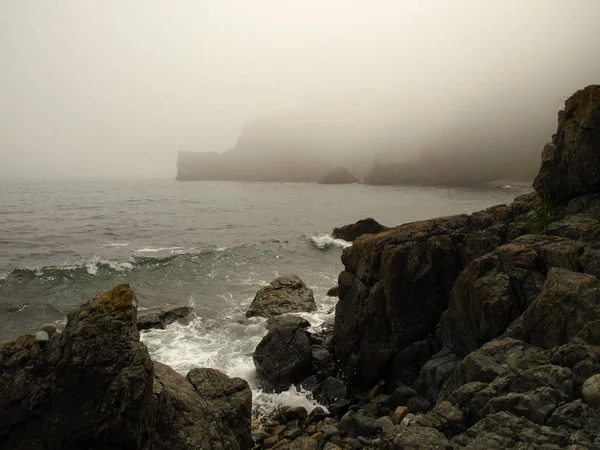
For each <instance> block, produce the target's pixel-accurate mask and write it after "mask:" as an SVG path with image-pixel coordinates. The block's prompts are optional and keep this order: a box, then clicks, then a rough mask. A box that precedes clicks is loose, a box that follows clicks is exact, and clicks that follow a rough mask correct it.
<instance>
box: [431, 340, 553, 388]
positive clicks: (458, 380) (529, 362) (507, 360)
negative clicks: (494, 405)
mask: <svg viewBox="0 0 600 450" xmlns="http://www.w3.org/2000/svg"><path fill="white" fill-rule="evenodd" d="M544 364H550V360H549V358H548V357H547V356H546V355H545V353H544V351H543V350H542V349H540V348H538V347H534V346H532V345H530V344H528V343H526V342H522V341H519V340H517V339H511V338H498V339H495V340H493V341H490V342H488V343H487V344H485V345H483V346H482V347H481V348H480V349H478V350H476V351H474V352H472V353H470V354H469V355H467V357H466V358H465V359H463V360H462V361H461V363H460V365H459V366H458V367H457V369H456V370H455V371H454V373H453V374H452V376H451V377H450V378H449V379H448V381H447V382H446V384H445V385H444V387H443V389H442V391H441V392H440V395H439V397H438V400H445V399H446V398H447V397H448V396H449V395H450V394H451V393H452V392H453V391H454V390H455V389H457V388H459V387H460V386H462V385H464V384H467V383H471V382H474V381H480V382H484V383H490V382H492V381H494V380H495V379H496V378H497V377H499V376H503V375H507V374H510V373H514V372H517V371H519V370H527V369H530V368H535V367H538V366H541V365H544Z"/></svg>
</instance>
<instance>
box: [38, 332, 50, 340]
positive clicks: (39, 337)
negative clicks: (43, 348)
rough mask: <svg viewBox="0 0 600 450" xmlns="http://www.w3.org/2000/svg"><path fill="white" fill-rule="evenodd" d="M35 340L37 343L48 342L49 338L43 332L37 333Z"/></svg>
mask: <svg viewBox="0 0 600 450" xmlns="http://www.w3.org/2000/svg"><path fill="white" fill-rule="evenodd" d="M35 340H36V341H38V342H47V341H49V340H50V336H48V333H46V332H45V331H38V332H37V333H36V335H35Z"/></svg>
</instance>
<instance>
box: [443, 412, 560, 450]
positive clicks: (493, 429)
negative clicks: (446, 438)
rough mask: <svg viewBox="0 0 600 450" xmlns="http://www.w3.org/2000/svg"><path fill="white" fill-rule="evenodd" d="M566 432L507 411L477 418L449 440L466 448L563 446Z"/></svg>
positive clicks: (475, 449)
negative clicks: (461, 432) (464, 430)
mask: <svg viewBox="0 0 600 450" xmlns="http://www.w3.org/2000/svg"><path fill="white" fill-rule="evenodd" d="M568 438H569V436H568V433H567V432H564V431H559V430H557V429H553V428H550V427H545V426H539V425H536V424H534V423H533V422H531V421H529V420H527V419H526V418H524V417H517V416H515V415H513V414H511V413H508V412H500V413H496V414H491V415H489V416H487V417H486V418H485V419H483V420H480V421H479V422H477V423H476V424H475V425H474V426H472V427H471V428H469V429H468V430H467V431H466V432H465V433H463V434H462V435H460V436H458V437H457V438H455V439H454V440H453V442H454V443H455V444H457V445H458V446H466V445H468V448H469V449H474V450H484V449H505V448H523V449H525V448H528V449H537V450H542V449H554V448H564V447H565V446H566V444H567V442H568Z"/></svg>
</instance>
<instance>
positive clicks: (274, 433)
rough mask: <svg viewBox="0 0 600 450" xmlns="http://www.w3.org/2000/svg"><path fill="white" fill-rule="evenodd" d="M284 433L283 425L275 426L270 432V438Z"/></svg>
mask: <svg viewBox="0 0 600 450" xmlns="http://www.w3.org/2000/svg"><path fill="white" fill-rule="evenodd" d="M284 431H285V425H277V426H275V428H273V429H272V430H271V436H277V435H279V434H281V433H283V432H284Z"/></svg>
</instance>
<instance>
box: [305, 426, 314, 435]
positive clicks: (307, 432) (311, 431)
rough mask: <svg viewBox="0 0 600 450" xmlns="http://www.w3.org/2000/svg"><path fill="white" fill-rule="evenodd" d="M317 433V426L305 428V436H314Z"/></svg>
mask: <svg viewBox="0 0 600 450" xmlns="http://www.w3.org/2000/svg"><path fill="white" fill-rule="evenodd" d="M316 432H317V426H316V425H314V424H313V425H309V426H307V427H306V434H315V433H316Z"/></svg>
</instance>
